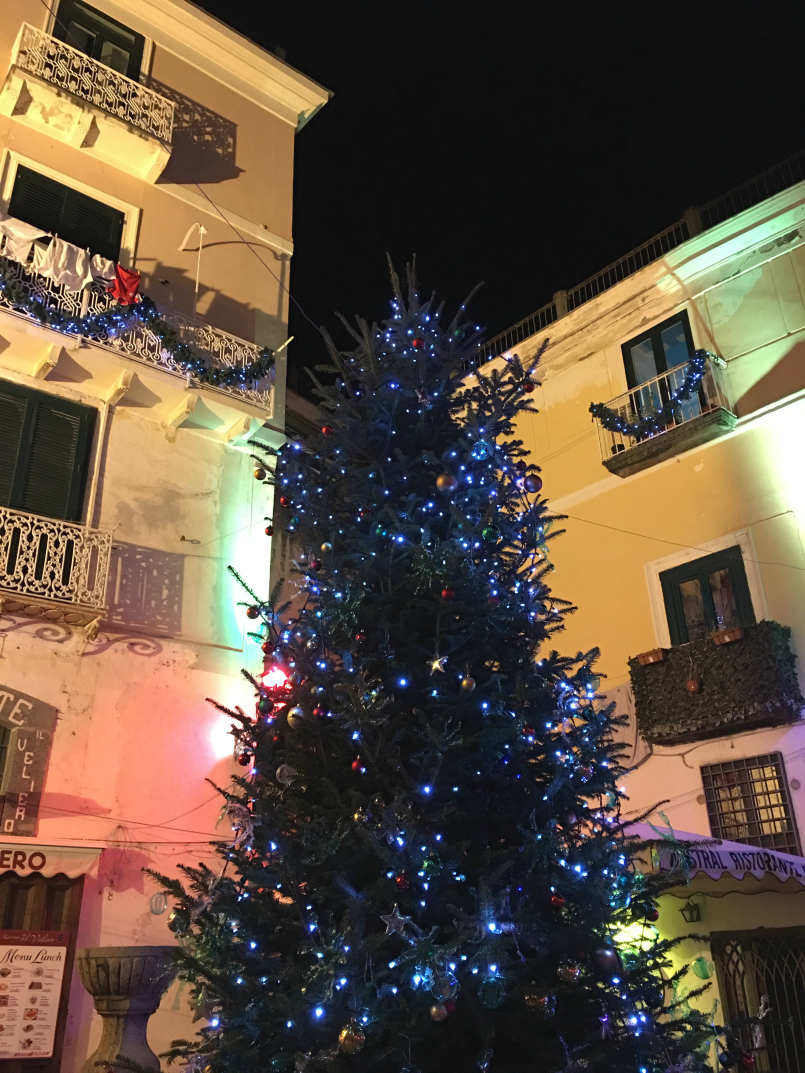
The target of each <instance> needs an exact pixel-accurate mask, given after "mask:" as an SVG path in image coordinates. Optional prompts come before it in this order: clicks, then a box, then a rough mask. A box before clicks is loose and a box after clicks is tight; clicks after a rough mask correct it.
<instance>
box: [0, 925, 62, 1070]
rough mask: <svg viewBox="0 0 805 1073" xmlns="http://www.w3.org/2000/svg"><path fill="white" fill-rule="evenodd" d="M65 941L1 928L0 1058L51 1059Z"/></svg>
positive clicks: (58, 934) (59, 935) (56, 936)
mask: <svg viewBox="0 0 805 1073" xmlns="http://www.w3.org/2000/svg"><path fill="white" fill-rule="evenodd" d="M68 939H69V934H68V933H67V932H66V931H2V930H0V1059H4V1058H51V1057H52V1055H53V1042H54V1039H55V1036H56V1022H57V1021H58V1018H59V999H60V998H61V989H62V981H63V979H64V966H65V964H66V962H67V941H68Z"/></svg>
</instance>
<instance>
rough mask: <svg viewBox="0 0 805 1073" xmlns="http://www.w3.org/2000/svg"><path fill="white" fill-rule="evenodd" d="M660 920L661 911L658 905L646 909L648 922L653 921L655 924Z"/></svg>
mask: <svg viewBox="0 0 805 1073" xmlns="http://www.w3.org/2000/svg"><path fill="white" fill-rule="evenodd" d="M659 919H660V911H659V909H658V908H657V906H656V905H652V906H651V907H650V908H649V909H646V920H649V921H651V923H652V924H653V923H654V922H655V921H656V920H659Z"/></svg>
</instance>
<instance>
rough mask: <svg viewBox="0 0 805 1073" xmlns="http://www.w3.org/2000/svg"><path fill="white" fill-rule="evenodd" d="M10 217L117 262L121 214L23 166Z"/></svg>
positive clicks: (12, 195)
mask: <svg viewBox="0 0 805 1073" xmlns="http://www.w3.org/2000/svg"><path fill="white" fill-rule="evenodd" d="M8 213H9V216H14V217H16V218H17V219H18V220H24V221H25V222H26V223H28V224H32V225H33V226H34V227H40V228H41V229H42V230H43V231H50V232H51V233H52V234H54V235H58V236H59V238H63V239H64V241H65V242H72V244H73V245H74V246H80V247H81V249H82V250H86V249H88V250H90V252H91V253H99V254H101V256H102V257H108V258H109V259H110V260H111V261H118V260H119V259H120V241H121V238H122V236H123V223H124V219H125V217H124V215H123V213H122V212H120V210H119V209H113V208H112V207H111V206H110V205H104V203H103V202H102V201H98V200H96V199H95V198H94V197H87V195H86V194H79V193H78V191H77V190H72V189H70V187H69V186H65V185H64V184H63V183H59V182H56V180H55V179H51V178H49V177H48V176H47V175H40V174H39V172H38V171H32V170H31V168H26V167H24V166H23V165H22V164H20V165H19V167H18V168H17V174H16V177H15V179H14V189H13V190H12V192H11V202H10V203H9V206H8Z"/></svg>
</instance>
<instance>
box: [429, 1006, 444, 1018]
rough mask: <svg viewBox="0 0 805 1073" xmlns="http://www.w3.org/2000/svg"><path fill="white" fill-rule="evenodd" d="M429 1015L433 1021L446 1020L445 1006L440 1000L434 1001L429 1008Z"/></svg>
mask: <svg viewBox="0 0 805 1073" xmlns="http://www.w3.org/2000/svg"><path fill="white" fill-rule="evenodd" d="M430 1016H431V1020H433V1021H445V1020H447V1007H446V1006H443V1005H442V1003H441V1002H434V1004H433V1005H432V1006H431V1008H430Z"/></svg>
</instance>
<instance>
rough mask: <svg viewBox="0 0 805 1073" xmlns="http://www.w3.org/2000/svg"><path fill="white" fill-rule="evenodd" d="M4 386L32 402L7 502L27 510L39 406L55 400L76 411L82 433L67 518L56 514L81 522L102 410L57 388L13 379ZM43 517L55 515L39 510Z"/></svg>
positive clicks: (1, 386) (2, 385) (0, 385)
mask: <svg viewBox="0 0 805 1073" xmlns="http://www.w3.org/2000/svg"><path fill="white" fill-rule="evenodd" d="M0 389H2V391H3V392H6V393H7V394H9V395H16V396H17V397H18V398H22V399H25V400H26V401H27V402H28V406H27V407H26V411H25V416H24V418H23V424H22V433H21V436H20V451H19V454H18V455H17V457H16V458H15V460H14V470H13V474H12V479H11V488H10V493H9V502H8V504H4V505H6V506H7V509H8V510H16V511H24V508H23V506H22V496H23V494H24V491H25V485H26V478H27V475H28V465H29V460H30V454H31V447H32V444H33V435H34V429H35V425H36V419H37V415H38V413H39V408H40V406H41V405H42V400H43V399H45V400H53V404H54V405H55V404H58V406H59V407H60V408H62V409H64V410H66V411H68V412H70V411H72V412H73V414H74V416H75V417H76V418H77V419H78V433H77V438H76V448H75V457H76V461H77V467H74V468H73V474H72V478H71V482H70V487H69V490H68V498H67V507H66V511H65V515H66V516H65V517H64V518H54V520H56V521H65V522H73V523H77V524H81V520H82V517H83V514H84V501H85V498H86V490H87V483H88V479H89V473H90V468H91V458H92V448H93V444H94V438H95V426H96V423H97V417H98V411H97V409H96V408H95V407H94V406H87V405H86V404H84V403H78V402H74V401H73V400H72V399H66V398H64V397H63V396H61V395H57V394H55V393H53V392H47V391H37V390H36V389H35V388H29V387H25V386H23V385H22V384H17V383H15V382H14V381H13V380H5V379H0ZM38 516H39V517H42V518H46V517H47V518H53V517H54V516H53V515H46V514H39V515H38Z"/></svg>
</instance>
